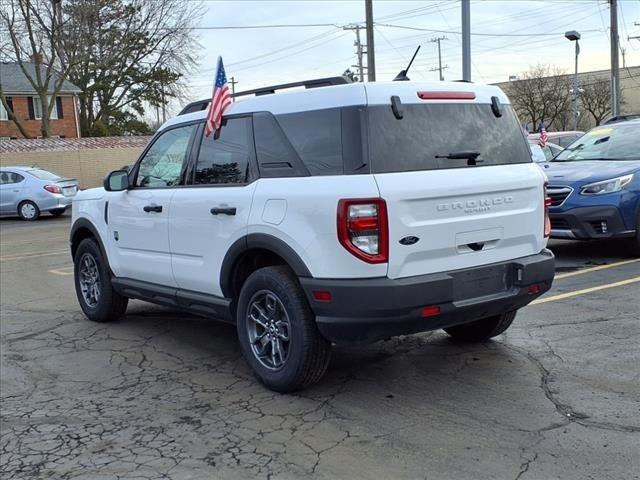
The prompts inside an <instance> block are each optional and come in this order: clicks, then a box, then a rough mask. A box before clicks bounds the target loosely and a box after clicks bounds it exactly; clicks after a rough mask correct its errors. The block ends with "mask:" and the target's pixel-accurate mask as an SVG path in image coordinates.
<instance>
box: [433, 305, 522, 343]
mask: <svg viewBox="0 0 640 480" xmlns="http://www.w3.org/2000/svg"><path fill="white" fill-rule="evenodd" d="M516 313H517V310H514V311H512V312H506V313H502V314H500V315H494V316H493V317H488V318H483V319H481V320H477V321H475V322H471V323H466V324H464V325H457V326H455V327H449V328H445V329H444V331H445V332H447V333H448V334H449V335H451V336H452V337H453V338H455V339H456V340H460V341H463V342H484V341H485V340H489V339H490V338H493V337H497V336H498V335H500V334H501V333H504V331H505V330H506V329H507V328H509V327H510V326H511V323H513V319H514V318H516Z"/></svg>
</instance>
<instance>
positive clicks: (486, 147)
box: [368, 103, 531, 173]
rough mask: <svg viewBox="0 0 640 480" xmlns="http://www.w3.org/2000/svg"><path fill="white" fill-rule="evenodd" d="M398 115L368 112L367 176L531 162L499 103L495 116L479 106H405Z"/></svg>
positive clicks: (511, 115)
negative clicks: (368, 168) (369, 159)
mask: <svg viewBox="0 0 640 480" xmlns="http://www.w3.org/2000/svg"><path fill="white" fill-rule="evenodd" d="M402 111H403V118H402V119H397V118H396V117H395V116H394V114H393V112H392V110H391V108H390V107H388V106H385V107H382V106H380V107H370V108H368V120H369V147H370V148H369V152H370V157H371V167H372V171H373V173H389V172H408V171H419V170H437V169H447V168H463V167H465V168H466V167H468V166H469V165H470V164H473V163H477V166H479V167H480V166H487V165H506V164H511V163H530V162H531V151H530V150H529V148H528V145H527V141H526V140H525V138H524V135H523V133H522V129H521V128H520V124H519V123H518V120H517V118H516V115H515V113H514V112H513V110H512V109H511V106H509V105H502V116H501V117H496V116H495V115H494V114H493V112H492V110H491V105H489V104H480V103H458V104H451V103H434V104H425V105H415V104H410V105H402ZM470 154H473V155H472V156H473V157H474V159H473V161H471V162H470V161H469V158H468V157H469V155H470ZM474 168H476V167H474Z"/></svg>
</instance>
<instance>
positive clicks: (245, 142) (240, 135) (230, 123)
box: [193, 117, 253, 185]
mask: <svg viewBox="0 0 640 480" xmlns="http://www.w3.org/2000/svg"><path fill="white" fill-rule="evenodd" d="M251 150H253V142H252V141H251V118H249V117H243V118H232V119H228V120H226V123H225V124H224V125H223V126H222V128H221V130H220V136H219V137H218V138H214V136H213V135H210V136H208V137H205V136H203V137H202V142H201V143H200V151H199V152H198V161H197V163H196V169H195V176H194V180H193V183H194V184H196V185H216V184H229V183H246V182H247V179H248V177H249V165H250V163H251Z"/></svg>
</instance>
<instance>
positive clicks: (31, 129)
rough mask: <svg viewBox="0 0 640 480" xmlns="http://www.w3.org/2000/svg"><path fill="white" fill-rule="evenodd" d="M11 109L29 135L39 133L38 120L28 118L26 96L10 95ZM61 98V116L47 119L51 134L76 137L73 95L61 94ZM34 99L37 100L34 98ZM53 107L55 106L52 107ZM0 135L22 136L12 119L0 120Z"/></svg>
mask: <svg viewBox="0 0 640 480" xmlns="http://www.w3.org/2000/svg"><path fill="white" fill-rule="evenodd" d="M11 98H12V100H13V111H14V113H15V115H16V117H18V119H20V120H22V125H23V126H24V127H25V129H26V130H27V132H28V133H29V135H31V136H32V137H33V138H36V137H38V136H39V135H40V120H29V107H28V104H27V97H24V96H23V97H20V96H12V97H11ZM61 99H62V116H63V118H61V119H58V120H49V122H50V125H51V135H64V137H66V138H76V137H77V136H78V130H77V128H76V115H75V111H74V109H73V103H74V101H75V97H72V96H70V95H68V96H61ZM34 101H37V100H35V99H34ZM54 108H55V107H54ZM0 137H11V138H14V137H15V138H23V136H22V134H21V133H20V130H18V127H16V124H15V123H13V122H12V121H4V120H0Z"/></svg>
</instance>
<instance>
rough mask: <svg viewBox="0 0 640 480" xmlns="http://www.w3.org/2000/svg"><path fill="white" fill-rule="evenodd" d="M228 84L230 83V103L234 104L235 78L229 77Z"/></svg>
mask: <svg viewBox="0 0 640 480" xmlns="http://www.w3.org/2000/svg"><path fill="white" fill-rule="evenodd" d="M230 83H231V101H232V102H235V101H236V98H235V96H234V95H235V94H236V83H238V82H236V79H235V77H231V82H230Z"/></svg>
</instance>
